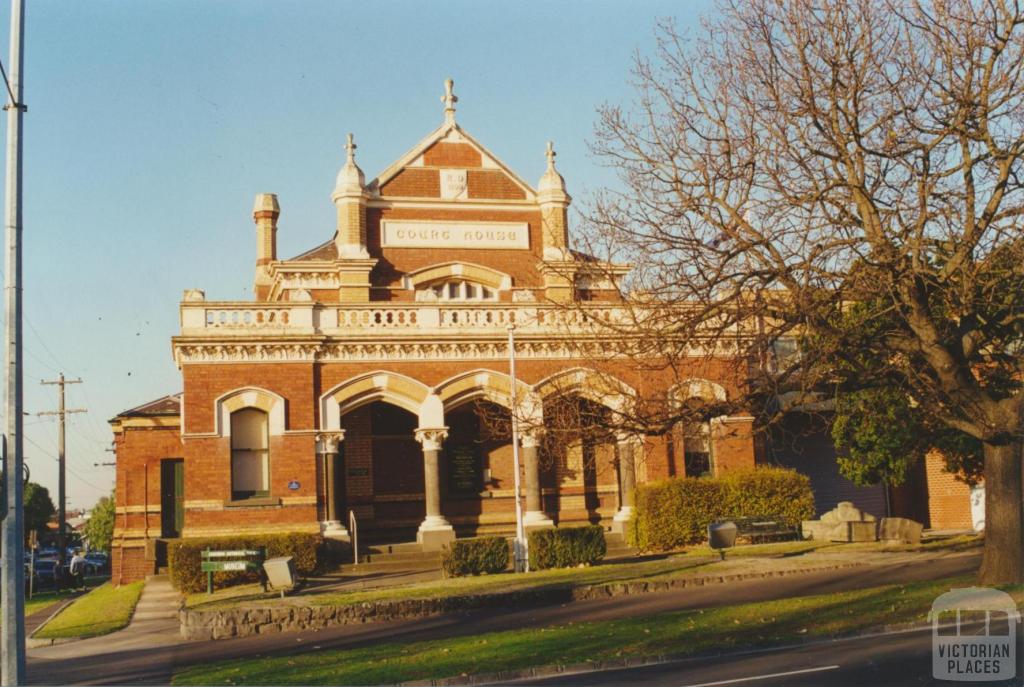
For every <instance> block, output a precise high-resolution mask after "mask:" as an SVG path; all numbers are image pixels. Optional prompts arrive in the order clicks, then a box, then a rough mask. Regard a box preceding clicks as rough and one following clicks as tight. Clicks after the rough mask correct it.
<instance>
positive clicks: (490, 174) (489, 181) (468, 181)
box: [368, 122, 537, 202]
mask: <svg viewBox="0 0 1024 687" xmlns="http://www.w3.org/2000/svg"><path fill="white" fill-rule="evenodd" d="M368 188H369V189H370V192H371V194H372V195H373V197H375V198H416V199H436V200H440V201H444V202H459V201H481V200H488V201H520V202H535V201H536V195H537V194H536V191H535V190H534V189H533V187H531V186H530V185H529V184H528V183H526V182H525V181H524V180H523V179H522V178H520V177H519V176H518V175H517V174H516V173H515V172H513V171H512V170H511V169H510V168H509V167H508V166H507V165H505V164H504V163H503V162H501V161H500V160H499V159H498V158H497V157H495V155H494V154H493V153H491V152H490V151H489V150H487V148H485V147H484V146H483V145H482V144H481V143H480V142H479V141H477V140H476V139H475V138H473V137H472V136H470V135H469V134H468V133H467V132H465V131H464V130H463V129H462V128H461V127H459V125H458V124H455V123H454V122H450V123H445V124H443V125H442V126H441V127H440V128H438V129H436V130H434V131H433V132H431V133H430V134H429V135H427V137H426V138H424V139H423V140H422V141H420V142H419V143H417V144H416V145H415V146H414V147H413V148H412V149H410V150H409V151H408V152H407V153H405V154H404V155H403V156H402V157H400V158H399V159H398V160H397V161H395V163H394V164H392V165H391V166H390V167H388V168H387V169H385V170H384V171H383V172H382V173H381V174H380V175H379V176H377V178H376V179H373V180H372V181H371V182H370V183H369V184H368Z"/></svg>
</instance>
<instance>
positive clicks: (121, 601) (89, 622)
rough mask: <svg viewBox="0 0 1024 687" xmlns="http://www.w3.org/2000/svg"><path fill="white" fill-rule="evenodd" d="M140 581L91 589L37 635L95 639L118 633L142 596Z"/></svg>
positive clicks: (57, 637) (129, 618)
mask: <svg viewBox="0 0 1024 687" xmlns="http://www.w3.org/2000/svg"><path fill="white" fill-rule="evenodd" d="M142 584H143V583H142V582H135V583H133V584H126V585H122V586H120V587H113V586H111V585H110V583H109V582H108V583H106V584H103V585H101V586H99V587H96V589H93V590H92V591H91V592H89V593H88V594H85V595H84V596H82V597H80V598H79V599H77V600H76V601H75V602H74V603H72V604H71V605H70V606H68V607H67V608H65V609H64V610H63V611H61V612H60V614H59V615H57V616H56V617H55V618H53V619H52V620H51V621H50V622H48V623H47V624H46V625H45V626H43V628H42V629H41V630H40V631H39V632H38V633H36V637H39V638H42V639H64V638H67V637H95V636H97V635H105V634H108V633H110V632H114V631H115V630H120V629H121V628H122V627H124V626H125V625H127V624H128V621H129V620H131V618H132V611H134V610H135V604H136V603H137V602H138V600H139V596H140V595H141V594H142Z"/></svg>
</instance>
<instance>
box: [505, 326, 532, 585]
mask: <svg viewBox="0 0 1024 687" xmlns="http://www.w3.org/2000/svg"><path fill="white" fill-rule="evenodd" d="M515 330H516V327H515V325H514V324H510V325H509V326H508V376H509V377H511V378H512V391H511V392H510V393H509V399H510V403H509V405H510V406H511V408H510V411H509V415H510V416H511V418H512V471H513V474H514V475H515V480H514V485H513V489H514V490H515V500H516V539H515V543H514V544H513V547H512V549H513V551H514V552H515V558H516V560H515V567H516V572H530V559H529V555H528V552H527V548H526V547H527V544H526V536H525V532H524V530H523V502H522V498H521V496H520V489H519V482H520V478H519V419H518V417H517V408H516V341H515V337H514V332H515Z"/></svg>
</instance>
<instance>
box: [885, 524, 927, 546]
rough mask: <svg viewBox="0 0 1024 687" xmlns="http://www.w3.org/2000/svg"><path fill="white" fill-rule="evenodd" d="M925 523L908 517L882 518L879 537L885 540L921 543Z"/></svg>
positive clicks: (900, 542)
mask: <svg viewBox="0 0 1024 687" xmlns="http://www.w3.org/2000/svg"><path fill="white" fill-rule="evenodd" d="M923 530H924V525H922V524H921V523H919V522H917V521H916V520H910V519H908V518H882V521H881V522H880V523H879V526H878V538H879V539H880V540H882V541H884V542H894V543H899V544H920V543H921V532H922V531H923Z"/></svg>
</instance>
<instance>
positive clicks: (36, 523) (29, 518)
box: [24, 482, 55, 537]
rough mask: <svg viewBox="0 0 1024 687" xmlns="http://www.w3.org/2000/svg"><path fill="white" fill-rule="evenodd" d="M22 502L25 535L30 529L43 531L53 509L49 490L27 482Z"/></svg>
mask: <svg viewBox="0 0 1024 687" xmlns="http://www.w3.org/2000/svg"><path fill="white" fill-rule="evenodd" d="M24 504H25V505H24V508H25V536H26V537H28V533H29V532H31V531H32V530H36V531H38V532H39V533H43V532H45V531H46V523H48V522H50V518H52V517H53V512H54V510H55V509H54V507H53V500H52V499H51V498H50V490H49V489H47V488H46V487H44V486H42V485H39V484H36V483H35V482H28V483H27V484H25V493H24Z"/></svg>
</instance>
